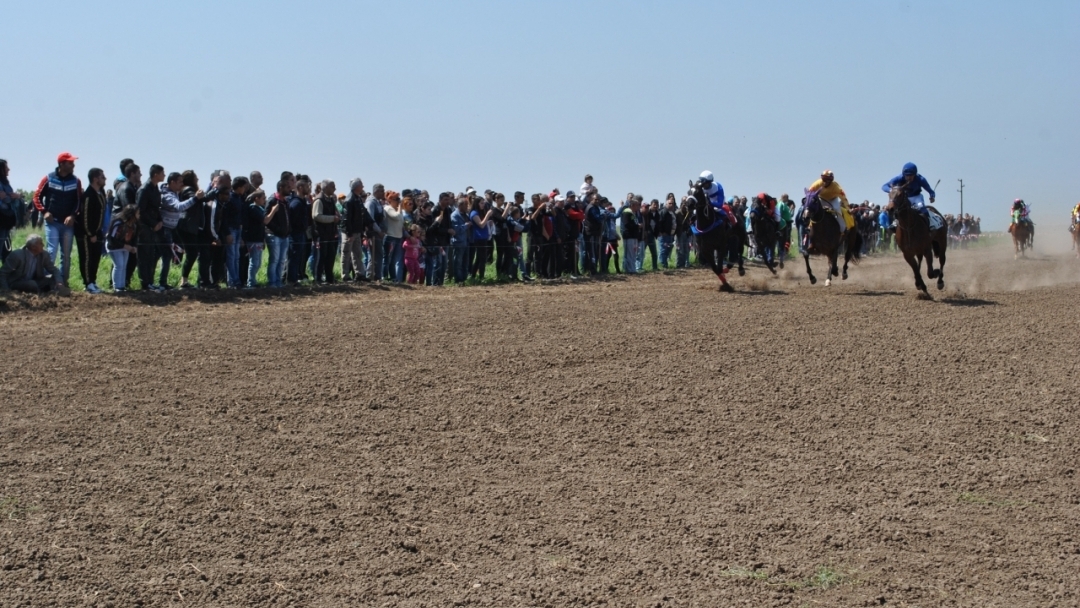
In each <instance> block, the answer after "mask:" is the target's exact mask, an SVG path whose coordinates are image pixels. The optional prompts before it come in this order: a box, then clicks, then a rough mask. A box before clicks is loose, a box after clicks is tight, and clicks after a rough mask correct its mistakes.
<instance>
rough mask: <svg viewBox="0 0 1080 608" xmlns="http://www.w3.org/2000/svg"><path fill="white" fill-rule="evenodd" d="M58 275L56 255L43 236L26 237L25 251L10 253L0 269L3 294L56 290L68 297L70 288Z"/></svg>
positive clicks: (0, 285)
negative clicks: (47, 248)
mask: <svg viewBox="0 0 1080 608" xmlns="http://www.w3.org/2000/svg"><path fill="white" fill-rule="evenodd" d="M35 198H36V197H35ZM58 275H59V271H58V270H57V269H56V266H54V265H53V259H52V256H51V255H49V254H48V253H46V251H45V244H44V243H43V242H42V240H41V236H39V235H37V234H31V235H30V236H28V237H26V244H25V245H24V246H23V248H22V249H16V250H15V251H12V252H11V253H9V254H8V256H7V259H6V260H4V265H3V266H2V267H0V291H11V290H15V291H25V292H27V293H46V292H50V291H54V290H55V291H57V292H59V293H60V294H62V295H67V293H68V292H67V290H66V289H67V288H66V287H65V286H64V283H63V281H61V280H60V279H59V278H58Z"/></svg>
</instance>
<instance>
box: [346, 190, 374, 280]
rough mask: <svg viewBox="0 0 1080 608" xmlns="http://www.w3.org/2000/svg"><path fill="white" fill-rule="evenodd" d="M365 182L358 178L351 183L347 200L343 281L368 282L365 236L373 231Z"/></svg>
mask: <svg viewBox="0 0 1080 608" xmlns="http://www.w3.org/2000/svg"><path fill="white" fill-rule="evenodd" d="M366 199H367V193H366V192H364V182H363V181H361V180H360V178H356V179H354V180H352V181H351V182H349V197H348V198H346V199H345V204H344V209H345V221H344V222H343V223H344V230H343V231H344V233H345V234H344V241H343V249H342V251H341V280H343V281H351V280H357V281H366V280H368V278H367V272H366V270H365V267H364V235H365V234H366V233H367V232H368V231H369V230H370V229H371V223H372V220H371V216H370V215H368V212H367V206H366V205H365V204H364V201H365V200H366Z"/></svg>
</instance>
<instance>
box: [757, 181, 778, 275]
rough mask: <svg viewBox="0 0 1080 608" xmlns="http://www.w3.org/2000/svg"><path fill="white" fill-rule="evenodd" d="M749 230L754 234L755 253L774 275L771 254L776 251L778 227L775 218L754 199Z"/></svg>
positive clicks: (774, 265)
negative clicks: (756, 252)
mask: <svg viewBox="0 0 1080 608" xmlns="http://www.w3.org/2000/svg"><path fill="white" fill-rule="evenodd" d="M750 228H751V230H752V231H753V233H754V243H756V244H757V251H758V253H759V254H761V259H762V260H764V261H765V266H767V267H768V268H769V272H771V273H773V274H776V261H775V260H774V259H773V254H774V252H775V251H776V239H777V236H778V235H777V233H778V232H779V230H780V225H779V224H778V223H777V221H776V218H774V217H773V214H772V213H771V212H770V211H769V210H768V209H766V208H765V206H764V205H763V204H761V203H759V202H758V201H757V200H756V199H755V200H754V208H753V209H751V210H750Z"/></svg>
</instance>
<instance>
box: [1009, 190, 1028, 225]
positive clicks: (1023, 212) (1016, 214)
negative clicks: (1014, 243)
mask: <svg viewBox="0 0 1080 608" xmlns="http://www.w3.org/2000/svg"><path fill="white" fill-rule="evenodd" d="M1030 213H1031V210H1030V209H1028V206H1027V203H1025V202H1024V199H1022V198H1018V199H1016V200H1015V201H1013V205H1012V224H1010V225H1009V231H1010V232H1012V227H1013V226H1015V225H1016V224H1018V223H1020V222H1024V223H1025V224H1029V225H1033V224H1032V222H1031V218H1030V217H1029V215H1030Z"/></svg>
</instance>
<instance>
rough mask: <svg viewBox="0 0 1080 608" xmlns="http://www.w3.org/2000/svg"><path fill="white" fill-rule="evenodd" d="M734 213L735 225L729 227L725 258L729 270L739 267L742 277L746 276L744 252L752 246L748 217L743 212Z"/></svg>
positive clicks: (734, 211) (736, 211)
mask: <svg viewBox="0 0 1080 608" xmlns="http://www.w3.org/2000/svg"><path fill="white" fill-rule="evenodd" d="M732 212H733V213H734V214H735V224H734V225H733V226H729V227H728V238H727V243H728V244H727V251H726V252H725V256H724V257H725V258H726V259H727V269H728V270H731V268H732V267H733V266H735V265H738V267H739V276H740V277H741V276H743V275H745V274H746V268H745V266H743V259H744V258H743V251H745V250H746V248H747V247H748V246H749V245H750V237H749V236H748V235H747V234H746V216H744V215H743V213H742V211H741V210H735V209H733V210H732Z"/></svg>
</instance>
